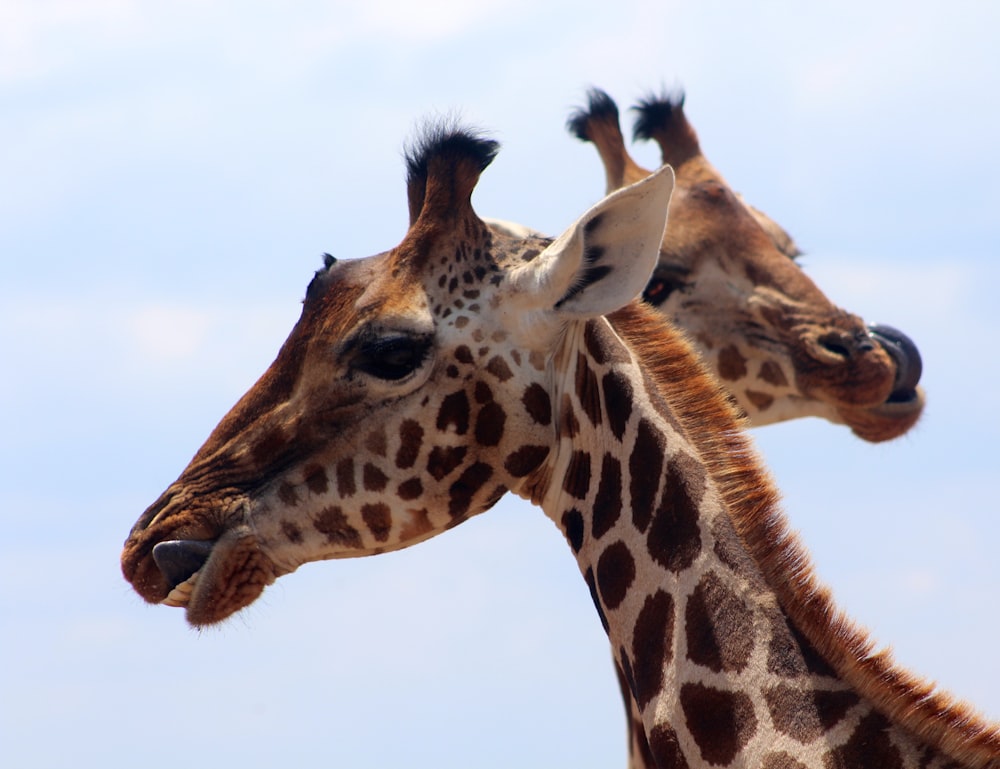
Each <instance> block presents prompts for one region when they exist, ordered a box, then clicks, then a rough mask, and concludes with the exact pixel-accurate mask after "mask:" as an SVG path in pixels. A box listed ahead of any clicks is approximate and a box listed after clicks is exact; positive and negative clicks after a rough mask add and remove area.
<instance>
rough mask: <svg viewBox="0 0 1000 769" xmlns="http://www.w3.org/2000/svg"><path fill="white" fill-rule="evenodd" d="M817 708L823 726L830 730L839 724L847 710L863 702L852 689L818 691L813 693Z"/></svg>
mask: <svg viewBox="0 0 1000 769" xmlns="http://www.w3.org/2000/svg"><path fill="white" fill-rule="evenodd" d="M813 699H814V701H815V702H816V710H817V711H818V712H819V722H820V723H821V724H823V728H824V729H827V730H830V729H832V728H833V727H835V726H836V725H837V724H839V723H840V722H841V721H842V720H843V718H844V716H846V715H847V712H848V711H849V710H850V709H851V708H853V707H854V706H855V705H857V704H858V703H859V702H861V699H860V698H859V697H858V695H856V694H855V693H854V692H852V691H845V690H841V691H834V692H828V691H822V690H821V691H817V692H815V693H814V694H813Z"/></svg>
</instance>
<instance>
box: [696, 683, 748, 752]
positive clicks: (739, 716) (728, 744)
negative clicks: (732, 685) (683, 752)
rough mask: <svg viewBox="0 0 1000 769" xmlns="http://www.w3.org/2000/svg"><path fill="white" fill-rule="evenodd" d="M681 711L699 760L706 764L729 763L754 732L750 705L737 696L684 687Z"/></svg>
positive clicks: (736, 694) (718, 690)
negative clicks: (694, 743) (697, 751)
mask: <svg viewBox="0 0 1000 769" xmlns="http://www.w3.org/2000/svg"><path fill="white" fill-rule="evenodd" d="M681 707H682V708H683V709H684V720H685V723H686V724H687V728H688V731H689V732H690V733H691V736H692V737H693V738H694V741H695V742H696V743H697V744H698V750H699V751H700V752H701V757H702V758H703V759H705V761H707V762H708V763H710V764H716V765H720V764H721V765H723V766H726V765H728V764H730V763H732V761H733V759H734V758H736V754H737V753H739V752H740V750H742V749H743V748H744V747H746V745H747V743H749V742H750V740H751V739H752V738H753V736H754V734H755V733H756V731H757V717H756V716H755V715H754V712H753V703H752V702H751V700H750V698H749V697H748V696H747V695H745V694H743V693H741V692H730V691H726V690H723V689H715V688H713V687H710V686H705V685H704V684H684V685H683V686H682V687H681Z"/></svg>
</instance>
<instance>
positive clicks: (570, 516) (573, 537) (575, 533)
mask: <svg viewBox="0 0 1000 769" xmlns="http://www.w3.org/2000/svg"><path fill="white" fill-rule="evenodd" d="M562 528H563V533H564V534H565V535H566V540H567V541H568V542H569V546H570V547H571V548H573V552H574V553H579V552H580V548H581V547H583V513H581V512H580V511H579V510H577V509H576V508H575V507H574V508H571V509H569V510H567V511H566V512H565V513H563V514H562Z"/></svg>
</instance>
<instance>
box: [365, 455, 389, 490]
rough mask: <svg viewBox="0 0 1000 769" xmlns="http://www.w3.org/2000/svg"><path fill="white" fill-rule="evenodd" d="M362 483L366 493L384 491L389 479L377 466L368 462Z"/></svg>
mask: <svg viewBox="0 0 1000 769" xmlns="http://www.w3.org/2000/svg"><path fill="white" fill-rule="evenodd" d="M361 483H362V485H363V486H364V487H365V490H366V491H382V489H384V488H385V487H386V484H387V483H389V478H388V477H387V476H386V474H385V473H383V472H382V471H381V470H379V469H378V468H377V467H375V465H373V464H371V463H370V462H366V463H365V466H364V468H363V469H362V471H361Z"/></svg>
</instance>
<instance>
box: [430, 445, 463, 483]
mask: <svg viewBox="0 0 1000 769" xmlns="http://www.w3.org/2000/svg"><path fill="white" fill-rule="evenodd" d="M467 451H468V449H466V447H465V446H435V447H434V448H433V449H431V454H430V456H429V457H427V472H429V473H430V474H431V476H433V478H434V480H436V481H440V480H441V479H442V478H444V477H445V476H446V475H448V473H450V472H451V471H452V470H454V469H455V468H456V467H458V466H459V465H460V464H462V460H464V459H465V454H466V452H467Z"/></svg>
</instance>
